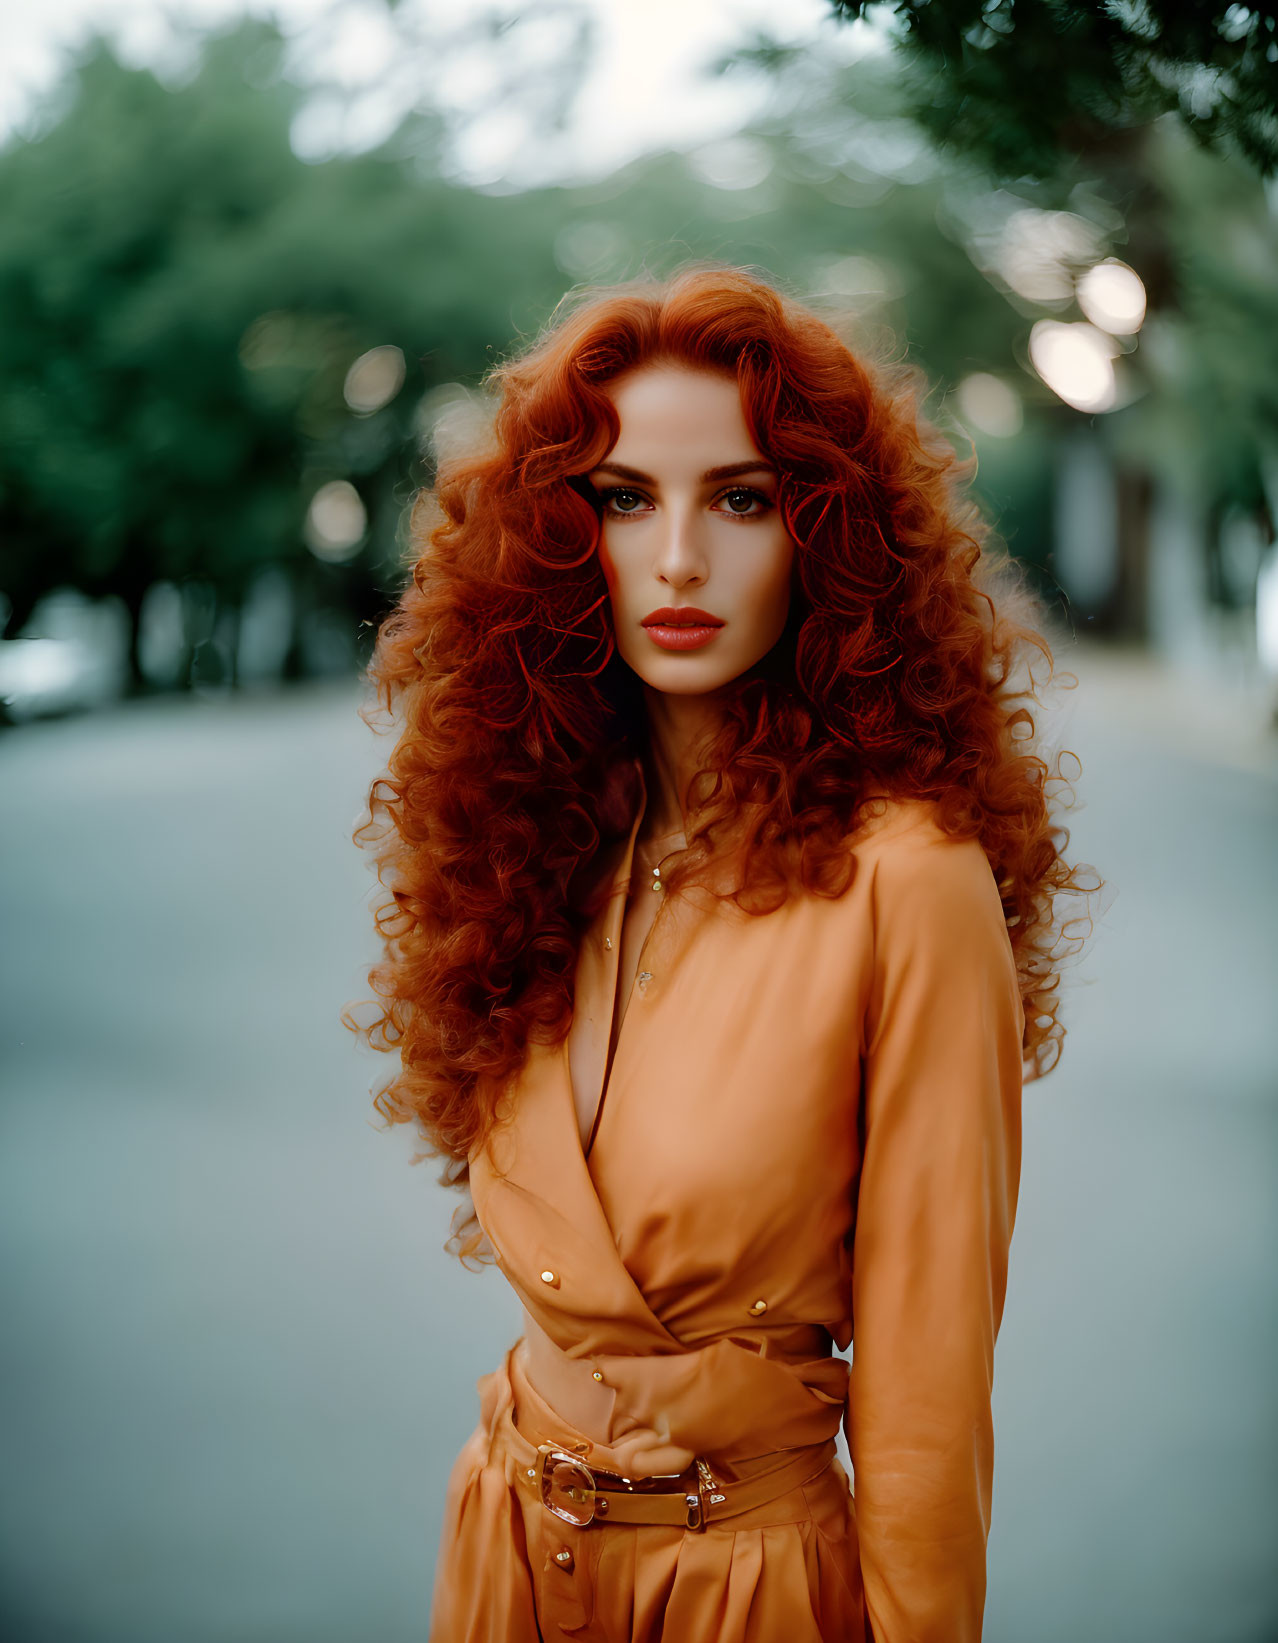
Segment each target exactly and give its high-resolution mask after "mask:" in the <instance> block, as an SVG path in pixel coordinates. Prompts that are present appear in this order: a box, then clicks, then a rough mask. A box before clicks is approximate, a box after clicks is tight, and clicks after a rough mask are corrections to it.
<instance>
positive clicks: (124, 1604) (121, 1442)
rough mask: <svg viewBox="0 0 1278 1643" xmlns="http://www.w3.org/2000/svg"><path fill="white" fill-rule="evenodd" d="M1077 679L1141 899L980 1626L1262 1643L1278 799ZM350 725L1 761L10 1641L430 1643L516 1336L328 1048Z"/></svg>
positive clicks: (1098, 787)
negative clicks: (492, 1383) (431, 1614)
mask: <svg viewBox="0 0 1278 1643" xmlns="http://www.w3.org/2000/svg"><path fill="white" fill-rule="evenodd" d="M1074 665H1075V666H1076V668H1077V671H1078V672H1079V674H1080V677H1081V678H1082V680H1083V683H1082V686H1081V687H1080V689H1079V690H1078V691H1076V692H1074V693H1073V698H1074V699H1073V701H1072V704H1071V706H1070V707H1069V708H1068V710H1067V712H1068V714H1069V724H1070V734H1069V735H1068V736H1067V738H1066V741H1067V745H1069V746H1071V747H1073V748H1075V749H1076V750H1077V751H1078V752H1079V753H1080V754H1081V756H1082V758H1083V760H1084V766H1085V769H1084V773H1083V778H1082V780H1081V782H1080V784H1079V785H1080V791H1081V792H1082V794H1083V796H1084V798H1085V801H1086V804H1085V808H1084V809H1082V810H1080V811H1078V812H1076V813H1075V814H1074V816H1073V817H1072V818H1071V820H1070V823H1069V825H1070V826H1071V828H1072V830H1073V844H1072V847H1071V854H1072V855H1077V856H1079V857H1081V858H1083V859H1085V860H1088V861H1091V862H1094V863H1095V864H1096V865H1097V866H1098V867H1099V868H1100V870H1101V872H1102V873H1103V874H1104V875H1105V877H1106V878H1107V879H1108V880H1109V883H1110V891H1109V892H1107V898H1108V899H1107V905H1106V906H1105V909H1104V911H1103V912H1102V915H1101V918H1100V921H1099V923H1098V927H1097V931H1096V935H1095V937H1094V939H1093V941H1092V943H1091V944H1090V946H1089V948H1088V950H1087V952H1086V954H1085V956H1084V959H1083V960H1082V962H1081V963H1079V964H1078V965H1077V966H1076V967H1075V968H1074V970H1073V972H1072V973H1071V976H1070V980H1069V982H1068V983H1067V988H1066V997H1067V1002H1066V1005H1065V1017H1066V1021H1067V1023H1068V1025H1069V1028H1070V1037H1069V1041H1068V1045H1067V1049H1066V1054H1065V1057H1064V1060H1063V1062H1062V1065H1061V1067H1060V1068H1059V1070H1058V1071H1056V1072H1054V1073H1052V1074H1051V1076H1050V1077H1049V1078H1047V1079H1046V1080H1044V1081H1042V1082H1041V1083H1039V1084H1038V1085H1036V1086H1031V1087H1030V1088H1029V1089H1028V1090H1027V1092H1026V1132H1025V1133H1026V1144H1025V1168H1024V1180H1023V1187H1022V1196H1021V1206H1020V1214H1019V1219H1018V1225H1017V1231H1016V1238H1015V1243H1014V1246H1013V1261H1012V1273H1011V1281H1010V1288H1009V1297H1008V1304H1007V1314H1006V1319H1005V1324H1004V1330H1003V1335H1002V1337H1001V1340H1000V1345H999V1355H998V1368H997V1388H996V1417H997V1448H998V1462H997V1476H996V1483H995V1494H994V1529H993V1534H992V1536H991V1543H990V1591H989V1602H988V1610H987V1616H988V1618H987V1626H986V1638H987V1640H988V1643H1066V1640H1068V1643H1079V1640H1084V1643H1146V1640H1149V1643H1155V1640H1156V1643H1268V1640H1273V1639H1275V1638H1278V1559H1275V1556H1274V1551H1275V1547H1276V1546H1278V1468H1276V1467H1275V1457H1276V1453H1278V1441H1276V1440H1278V1399H1276V1398H1275V1395H1274V1388H1275V1386H1276V1385H1278V1303H1276V1301H1275V1286H1274V1282H1273V1267H1274V1251H1275V1250H1278V1207H1276V1206H1278V1192H1276V1190H1275V1189H1276V1187H1278V1147H1276V1146H1275V1141H1276V1139H1278V1136H1276V1133H1275V1132H1276V1130H1278V1071H1276V1069H1278V1045H1276V1044H1275V1038H1276V1036H1278V1033H1276V1029H1275V1011H1274V1008H1273V999H1274V983H1275V975H1276V971H1278V964H1276V962H1275V950H1276V947H1278V941H1276V938H1275V934H1274V915H1275V907H1276V906H1278V902H1276V899H1275V889H1276V888H1278V829H1276V828H1275V817H1276V813H1278V767H1274V766H1273V765H1272V764H1271V762H1270V760H1269V754H1268V752H1267V751H1262V752H1261V753H1260V754H1259V755H1257V754H1256V748H1257V747H1258V746H1259V745H1260V744H1259V743H1257V742H1256V741H1255V739H1254V738H1253V740H1252V743H1251V744H1249V751H1248V753H1247V755H1246V756H1245V757H1237V756H1234V752H1233V751H1232V750H1233V749H1235V748H1236V745H1237V738H1236V737H1235V738H1234V739H1233V740H1232V741H1231V737H1230V735H1229V734H1227V733H1226V731H1225V728H1224V727H1223V721H1222V728H1221V729H1220V731H1219V733H1218V734H1217V733H1215V732H1214V731H1213V730H1212V727H1211V726H1210V724H1208V725H1207V727H1206V729H1205V730H1204V729H1203V715H1202V712H1201V711H1200V712H1198V713H1197V715H1196V716H1195V717H1194V725H1193V726H1192V727H1191V726H1189V725H1188V724H1187V722H1186V721H1187V719H1188V717H1190V716H1187V715H1183V714H1180V713H1179V712H1178V710H1177V708H1176V696H1175V692H1174V691H1170V690H1163V688H1162V685H1161V683H1160V679H1159V677H1158V675H1157V673H1156V670H1155V671H1154V672H1151V670H1149V669H1148V668H1147V667H1144V666H1142V665H1139V664H1130V663H1129V664H1126V665H1121V666H1120V665H1116V664H1115V663H1114V662H1113V661H1109V660H1106V659H1105V658H1103V657H1101V656H1092V655H1090V654H1088V655H1087V656H1085V657H1084V656H1081V655H1080V657H1079V658H1077V659H1076V660H1075V663H1074ZM358 700H359V695H358V691H357V689H356V688H355V687H353V686H342V687H334V686H327V687H323V688H317V689H314V690H311V691H309V692H302V693H298V694H295V695H290V696H286V697H282V698H263V699H260V700H244V701H234V702H231V701H226V700H200V701H195V702H190V703H185V702H173V701H163V702H156V703H146V704H139V705H135V706H129V707H125V708H121V709H118V710H115V711H112V712H108V713H104V714H100V715H95V716H92V717H86V718H81V719H70V720H65V721H61V722H57V723H46V724H32V725H27V726H23V727H22V728H20V729H19V730H17V731H13V732H10V733H9V734H7V735H5V736H4V737H3V738H0V849H2V850H3V855H2V856H0V862H2V863H3V865H2V867H0V929H2V930H3V932H4V940H3V956H2V959H0V963H2V965H3V969H2V971H0V981H2V987H0V1012H2V1019H0V1052H2V1055H3V1065H2V1067H0V1073H2V1076H3V1102H2V1104H0V1285H2V1291H0V1294H2V1298H3V1308H4V1314H3V1315H4V1320H5V1328H4V1330H3V1332H2V1333H3V1344H2V1345H0V1365H2V1366H3V1378H4V1390H5V1397H4V1409H3V1428H2V1430H3V1455H4V1462H3V1468H2V1473H3V1482H2V1484H0V1636H3V1637H4V1638H5V1639H6V1643H356V1640H358V1643H401V1640H402V1643H407V1640H409V1639H415V1640H419V1643H420V1640H421V1639H423V1638H424V1636H425V1623H426V1613H427V1607H428V1603H429V1596H430V1586H431V1578H432V1565H433V1560H434V1551H435V1544H436V1539H437V1535H438V1531H439V1517H440V1507H441V1499H442V1492H443V1484H444V1479H445V1476H446V1473H447V1468H448V1465H449V1463H450V1462H451V1460H452V1457H453V1455H454V1454H455V1452H456V1450H457V1448H458V1446H459V1445H460V1443H461V1441H462V1440H463V1438H464V1437H465V1435H466V1433H467V1432H468V1431H469V1430H470V1427H471V1426H472V1424H473V1421H474V1418H475V1412H476V1411H475V1398H474V1382H475V1379H476V1377H477V1376H479V1375H480V1374H482V1373H484V1371H485V1370H487V1369H488V1368H490V1367H492V1365H493V1364H494V1363H495V1362H496V1360H497V1357H498V1355H499V1353H500V1351H501V1350H502V1348H503V1346H504V1345H505V1344H506V1343H507V1342H508V1341H509V1340H510V1339H511V1338H512V1337H513V1335H514V1333H515V1329H516V1327H517V1325H516V1316H517V1315H516V1309H515V1307H514V1305H513V1303H512V1301H511V1299H510V1297H509V1295H508V1294H507V1293H505V1292H504V1286H503V1282H502V1280H501V1278H500V1277H499V1276H498V1275H497V1274H496V1273H493V1272H485V1273H483V1274H481V1275H479V1274H473V1273H468V1272H465V1271H463V1270H462V1269H461V1268H460V1267H459V1266H457V1264H456V1263H455V1262H453V1261H452V1260H451V1259H450V1258H449V1257H448V1256H446V1255H445V1254H444V1253H443V1250H442V1247H441V1246H442V1243H443V1240H444V1238H445V1237H446V1235H447V1228H448V1218H449V1214H450V1212H451V1209H452V1206H453V1202H454V1200H453V1199H452V1198H451V1197H450V1196H449V1195H447V1194H445V1193H444V1192H443V1191H442V1190H441V1189H440V1188H438V1187H437V1186H435V1184H434V1180H433V1170H434V1166H432V1165H431V1164H424V1165H419V1166H418V1167H416V1168H410V1167H409V1163H408V1160H409V1157H410V1155H411V1153H412V1150H413V1147H412V1140H411V1137H409V1136H408V1135H407V1134H406V1133H405V1131H404V1130H403V1129H400V1130H396V1131H394V1132H391V1133H383V1132H381V1131H380V1130H379V1128H378V1127H377V1126H378V1120H377V1119H376V1115H375V1114H374V1113H373V1111H372V1107H371V1102H370V1099H369V1095H368V1091H369V1089H370V1087H371V1086H373V1085H375V1084H376V1083H378V1082H380V1080H381V1079H382V1078H383V1077H384V1076H385V1075H386V1072H387V1065H388V1064H387V1059H386V1058H385V1057H379V1056H376V1055H374V1054H373V1053H372V1052H370V1051H368V1050H366V1049H364V1048H362V1047H361V1046H360V1045H359V1044H358V1043H357V1042H356V1041H355V1040H354V1038H352V1036H351V1035H350V1034H349V1033H347V1032H346V1031H345V1029H343V1028H342V1026H341V1025H340V1022H339V1020H338V1015H339V1012H340V1010H341V1008H342V1006H343V1005H344V1004H346V1003H347V1002H350V1001H353V1000H357V999H360V998H364V997H365V996H367V989H366V987H365V984H364V968H365V966H366V964H367V962H368V961H369V960H370V959H371V958H372V957H373V956H375V952H376V948H375V945H374V943H373V940H372V934H371V926H370V921H369V912H368V901H369V897H370V893H371V890H372V878H371V873H370V872H369V870H368V868H367V866H366V865H365V863H364V862H363V860H362V858H361V856H360V853H359V852H357V851H356V850H355V849H354V847H353V846H352V845H351V843H350V832H351V830H352V828H353V827H354V826H355V825H356V822H357V821H358V818H359V813H360V810H361V807H362V803H363V799H364V796H365V793H366V789H367V782H368V780H369V779H370V778H371V776H372V775H373V774H374V773H375V771H376V769H377V768H378V767H379V763H380V759H381V757H382V755H383V753H384V744H383V743H380V742H379V741H378V740H377V739H376V738H375V737H374V736H373V735H372V733H371V732H370V731H369V730H368V729H367V728H366V727H365V726H364V724H363V723H362V721H361V720H360V719H359V718H358V716H357V713H356V707H357V704H358ZM1151 703H1152V704H1153V708H1152V717H1151ZM1200 706H1201V704H1200Z"/></svg>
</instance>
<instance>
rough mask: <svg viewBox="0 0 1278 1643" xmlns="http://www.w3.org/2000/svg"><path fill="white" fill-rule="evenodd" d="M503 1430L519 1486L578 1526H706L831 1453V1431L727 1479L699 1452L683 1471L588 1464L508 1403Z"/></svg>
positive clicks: (756, 1501) (787, 1486)
mask: <svg viewBox="0 0 1278 1643" xmlns="http://www.w3.org/2000/svg"><path fill="white" fill-rule="evenodd" d="M502 1438H503V1440H504V1443H505V1446H506V1447H507V1449H509V1450H510V1452H511V1454H512V1456H513V1458H514V1460H515V1461H516V1463H517V1470H516V1476H517V1478H518V1481H519V1484H520V1486H521V1487H522V1488H523V1489H525V1490H527V1491H528V1492H530V1493H531V1494H533V1495H534V1496H535V1498H536V1499H538V1500H539V1501H540V1502H541V1504H542V1505H543V1506H544V1507H545V1508H546V1510H547V1511H548V1512H551V1513H553V1514H554V1516H555V1517H557V1518H560V1519H561V1520H562V1521H563V1522H565V1523H570V1524H572V1525H573V1526H574V1528H579V1529H584V1528H586V1527H587V1526H588V1525H589V1524H607V1523H662V1524H669V1525H670V1526H672V1527H674V1528H679V1529H691V1530H694V1531H699V1530H703V1529H705V1528H706V1527H707V1526H708V1525H710V1524H713V1523H718V1522H721V1521H722V1520H723V1519H725V1518H733V1517H736V1516H737V1514H738V1513H740V1512H748V1511H749V1510H750V1509H751V1508H752V1507H755V1506H762V1505H765V1504H766V1503H767V1502H768V1501H771V1500H776V1499H777V1498H778V1497H779V1496H781V1495H784V1494H788V1493H789V1491H790V1490H791V1489H797V1488H800V1487H801V1486H802V1485H804V1484H806V1483H811V1482H812V1481H813V1479H815V1478H818V1477H820V1475H821V1473H822V1472H824V1471H825V1469H826V1468H827V1467H828V1466H829V1465H830V1463H831V1461H833V1459H834V1457H835V1453H836V1447H835V1442H834V1439H833V1438H831V1439H829V1441H828V1442H826V1443H823V1444H820V1445H818V1446H816V1447H815V1448H805V1449H801V1450H798V1451H796V1453H795V1454H794V1456H793V1458H792V1459H790V1460H788V1461H784V1462H783V1463H782V1464H781V1465H780V1466H778V1467H776V1468H775V1469H774V1470H772V1471H770V1472H765V1473H762V1474H760V1475H759V1476H757V1477H751V1478H744V1479H742V1480H740V1481H739V1482H732V1483H727V1482H720V1481H718V1480H716V1478H715V1477H714V1475H713V1473H712V1471H711V1469H710V1466H709V1464H708V1463H707V1462H706V1461H704V1460H701V1459H698V1460H697V1461H696V1462H694V1464H693V1465H692V1466H690V1467H688V1469H687V1470H686V1471H684V1472H678V1473H673V1474H667V1475H665V1476H661V1477H654V1478H633V1479H632V1478H624V1477H622V1476H621V1474H620V1473H618V1472H607V1471H604V1470H602V1469H601V1468H599V1467H591V1466H588V1465H587V1464H586V1462H585V1460H584V1459H583V1458H582V1456H581V1454H580V1453H574V1452H573V1450H572V1449H571V1448H570V1447H568V1446H560V1445H558V1444H554V1443H543V1444H540V1445H536V1446H534V1445H533V1444H532V1443H530V1442H529V1441H528V1439H527V1438H525V1437H524V1435H523V1433H522V1432H520V1431H519V1429H518V1427H517V1426H516V1425H515V1423H514V1421H513V1420H512V1419H511V1417H510V1412H509V1411H507V1412H506V1414H505V1417H504V1419H503V1421H502Z"/></svg>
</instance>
